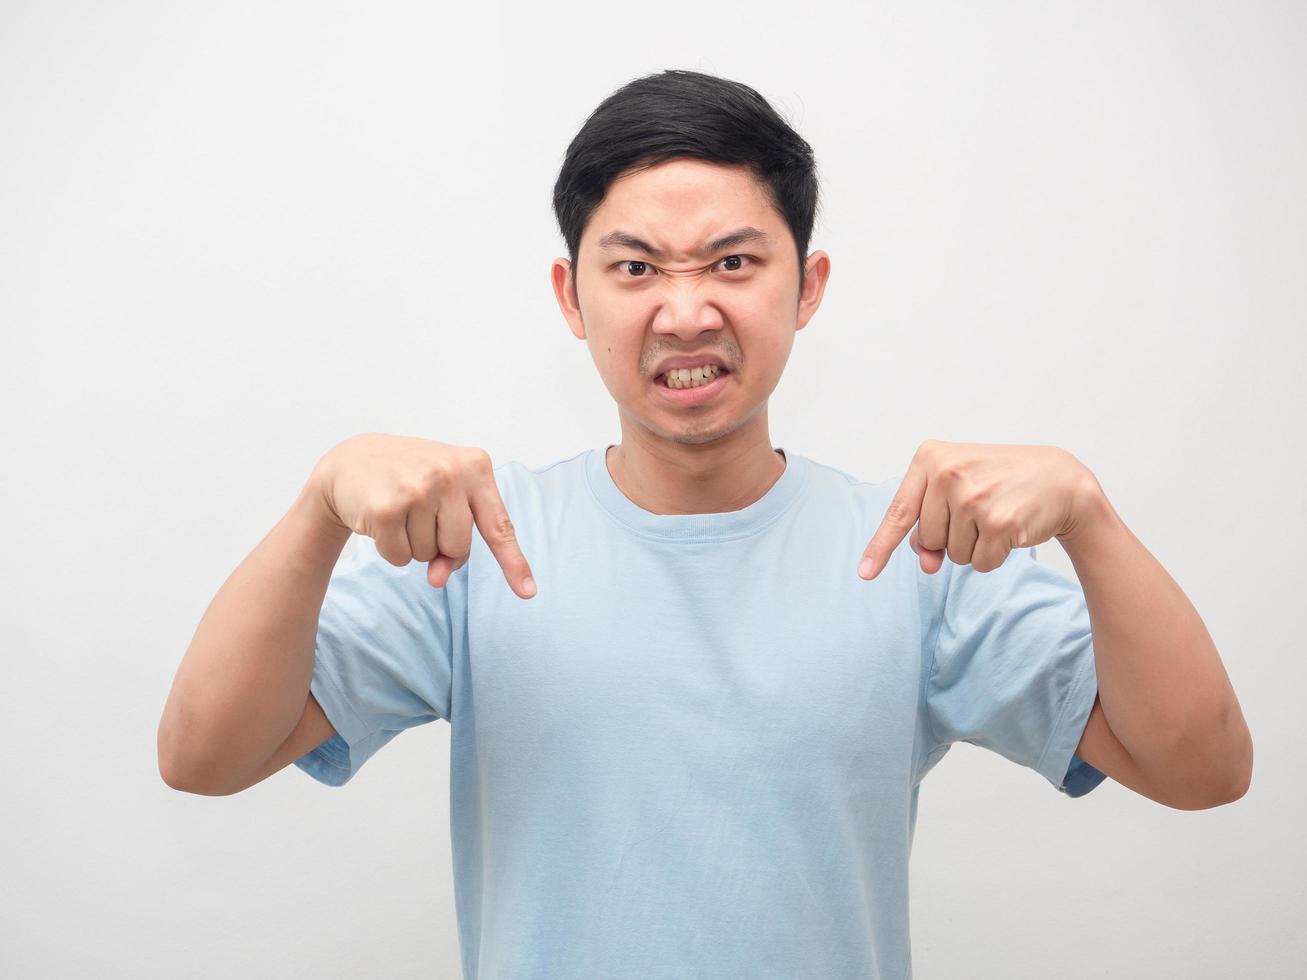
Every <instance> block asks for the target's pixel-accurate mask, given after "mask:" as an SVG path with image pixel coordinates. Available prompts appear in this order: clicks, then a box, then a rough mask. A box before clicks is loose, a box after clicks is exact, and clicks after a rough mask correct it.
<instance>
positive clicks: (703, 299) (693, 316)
mask: <svg viewBox="0 0 1307 980" xmlns="http://www.w3.org/2000/svg"><path fill="white" fill-rule="evenodd" d="M710 293H711V290H709V289H705V288H704V284H703V283H700V282H696V281H694V280H685V281H681V282H669V283H667V284H666V285H665V286H664V292H663V294H662V305H661V306H660V307H659V308H658V313H657V315H655V316H654V321H653V330H654V333H659V334H675V335H676V336H678V337H683V338H684V339H686V340H694V338H695V337H697V336H698V335H699V334H701V333H703V332H704V331H705V330H720V329H721V328H722V326H723V323H724V321H723V318H722V312H721V310H720V309H718V307H717V305H716V303H714V302H713V301H712V297H711V295H710Z"/></svg>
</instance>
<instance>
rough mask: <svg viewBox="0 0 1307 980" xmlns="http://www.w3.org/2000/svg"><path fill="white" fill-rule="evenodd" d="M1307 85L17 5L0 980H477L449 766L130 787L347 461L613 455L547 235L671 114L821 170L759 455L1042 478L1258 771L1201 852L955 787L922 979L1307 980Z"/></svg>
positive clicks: (1142, 827)
mask: <svg viewBox="0 0 1307 980" xmlns="http://www.w3.org/2000/svg"><path fill="white" fill-rule="evenodd" d="M1305 50H1307V8H1304V7H1303V6H1302V5H1301V4H1296V3H1287V2H1286V3H1280V4H1273V3H1239V4H1234V3H1228V4H1218V3H1149V4H1135V3H1126V2H1110V3H1097V4H1087V3H1061V4H1045V3H1035V2H1028V3H987V4H975V3H964V2H951V3H931V4H906V3H905V4H901V5H894V6H887V5H872V4H863V3H852V2H847V3H836V4H831V3H807V4H793V3H786V4H781V3H765V4H758V3H754V4H699V3H684V2H668V3H660V4H646V5H633V4H610V3H602V4H601V3H593V2H585V3H569V4H567V5H548V4H543V5H537V4H527V3H519V4H511V5H510V4H500V5H499V6H496V5H494V4H471V3H468V4H419V3H370V4H357V5H339V4H324V3H307V2H288V3H276V4H263V3H260V4H239V3H224V4H180V3H162V2H160V3H114V4H100V3H89V2H87V3H54V2H25V3H17V2H7V3H4V4H3V6H0V325H2V333H0V418H2V421H0V474H2V475H0V513H3V515H4V516H5V518H6V521H5V528H4V530H5V534H6V538H7V540H8V542H9V543H8V545H7V546H6V560H5V561H4V562H3V565H0V596H3V600H2V602H3V610H2V613H0V616H2V621H0V636H3V654H2V655H0V664H2V665H3V674H2V676H0V698H2V699H3V704H2V707H3V710H2V711H0V737H2V738H3V742H4V746H5V750H6V754H7V758H8V762H7V763H6V765H5V773H4V776H3V780H2V781H0V782H2V784H3V804H4V805H3V809H2V810H0V813H2V814H3V816H0V820H2V821H3V835H2V836H0V868H3V873H2V877H3V881H4V883H3V885H0V973H3V974H4V975H7V976H21V977H68V976H75V975H90V974H94V975H98V976H135V977H140V976H151V977H154V976H157V977H181V976H185V977H205V978H209V977H232V976H242V977H278V978H280V977H289V976H304V977H356V976H387V977H448V978H454V977H457V976H458V964H459V957H458V946H457V943H458V933H457V927H456V922H455V915H454V900H453V881H452V872H451V861H450V843H449V821H448V779H449V771H448V747H449V730H448V727H447V725H446V723H444V722H437V723H434V724H431V725H427V726H424V727H422V728H419V729H417V730H414V731H410V732H406V733H404V734H403V735H401V736H400V737H399V738H398V739H397V740H395V741H394V742H393V743H392V744H391V745H390V746H388V747H387V748H386V749H385V750H384V751H383V752H382V753H380V754H379V755H378V756H377V757H376V758H375V759H373V760H372V761H371V762H370V763H369V764H368V766H367V767H366V769H365V770H364V771H363V772H362V773H361V774H360V775H359V776H358V778H357V779H356V780H354V781H353V782H351V783H350V784H349V785H348V786H347V787H345V788H344V789H340V790H333V789H329V788H327V787H325V786H321V785H319V784H317V783H315V782H313V781H312V780H311V779H310V778H309V777H308V776H307V775H305V774H304V773H302V772H300V771H299V770H298V769H296V768H294V767H291V768H288V769H287V770H285V771H283V772H281V773H278V774H277V775H275V776H273V777H272V778H271V779H269V780H267V781H266V782H264V783H262V784H259V785H257V786H255V787H253V788H251V789H250V790H248V791H246V792H244V793H241V794H238V795H235V796H231V797H222V798H211V797H202V796H195V795H189V794H184V793H180V792H177V791H174V790H172V789H169V788H168V787H167V786H166V785H165V784H164V783H163V782H162V780H161V779H160V777H159V774H158V771H157V769H156V755H155V733H156V727H157V725H158V721H159V716H160V713H161V711H162V708H163V703H164V699H165V697H166V695H167V692H168V688H169V686H170V684H171V682H172V678H173V676H174V673H175V671H176V669H177V666H178V663H179V662H180V660H181V657H182V654H183V653H184V652H185V650H186V648H187V645H188V644H189V642H190V639H191V637H192V635H193V632H194V629H195V627H196V625H197V624H198V622H199V620H200V617H201V615H202V613H203V612H204V610H205V608H206V607H207V605H208V603H209V601H210V599H211V598H212V596H213V594H214V593H215V592H216V591H217V589H218V588H219V587H220V586H221V585H222V583H223V582H224V581H225V579H226V577H227V576H228V575H229V574H230V572H231V570H232V569H233V568H234V567H235V566H236V565H237V563H238V562H240V560H241V559H242V558H243V557H244V556H245V555H246V554H247V553H248V552H249V551H250V550H251V549H252V548H253V547H254V546H255V545H256V544H257V543H258V542H259V540H260V539H261V538H262V537H263V535H264V534H266V533H267V531H268V530H269V529H270V528H271V527H272V525H273V524H274V523H275V522H276V521H277V520H278V519H279V518H280V517H281V515H282V514H283V513H284V512H285V511H286V509H287V508H288V507H289V505H290V503H291V500H292V499H293V497H294V495H295V494H296V492H297V491H298V490H299V488H300V487H301V485H302V484H303V482H304V480H305V479H306V478H307V476H308V473H309V470H310V469H311V468H312V465H313V463H314V462H315V461H316V460H317V459H318V458H319V456H321V455H322V453H324V452H325V451H326V450H328V449H329V448H330V447H331V446H332V445H334V444H336V443H337V442H339V441H340V440H342V439H344V438H346V437H348V436H349V435H352V434H354V433H356V432H363V431H382V432H391V433H397V434H405V435H420V436H425V437H428V438H432V439H437V440H440V441H444V442H453V443H460V444H468V445H478V446H482V447H485V448H486V449H487V450H488V451H489V452H490V453H491V455H492V458H493V459H494V461H495V463H496V465H498V464H499V463H502V462H505V461H507V460H510V459H518V460H521V461H523V462H524V463H527V464H528V465H532V466H536V465H542V464H544V463H547V462H551V461H553V460H556V459H559V458H562V457H564V456H570V455H572V454H574V453H577V452H579V451H581V450H583V449H586V448H589V447H594V446H601V445H604V444H606V443H608V442H616V441H618V438H619V431H618V423H617V412H616V407H615V405H614V404H613V402H612V401H611V399H610V397H609V396H608V393H607V391H606V389H605V388H604V387H603V385H602V383H601V381H600V379H599V376H598V374H597V372H596V371H595V369H594V366H593V363H592V362H591V360H590V358H589V355H588V352H587V350H586V348H585V345H584V343H582V342H580V341H578V340H576V339H575V338H574V337H573V336H572V335H571V333H570V332H569V331H568V329H567V326H566V324H565V322H564V321H563V318H562V316H561V315H560V313H559V312H558V309H557V306H556V304H555V301H554V299H553V295H552V292H551V290H550V287H549V278H548V277H549V263H550V261H551V260H552V259H553V258H554V257H555V256H558V255H563V254H565V248H564V246H563V243H562V239H561V236H560V235H559V233H558V231H557V228H556V226H555V224H554V221H553V216H552V213H551V210H550V193H551V190H552V186H553V181H554V178H555V176H556V174H557V170H558V167H559V164H560V163H561V160H562V156H563V152H564V150H565V148H566V146H567V143H568V142H569V141H570V139H571V138H572V136H573V135H574V133H575V132H576V130H577V129H578V128H579V126H580V125H581V123H582V122H583V121H584V119H585V117H586V116H587V115H588V114H589V113H590V111H591V110H592V109H593V108H594V107H595V106H596V105H597V104H598V102H599V101H600V100H601V99H602V98H603V97H605V96H606V95H607V94H608V93H609V92H611V91H612V90H613V89H615V88H617V87H618V86H620V85H621V84H623V83H625V82H626V81H628V80H630V79H632V78H634V77H637V76H639V75H643V74H646V73H648V72H653V71H659V70H661V69H664V68H673V67H675V68H696V69H699V70H703V71H709V72H713V73H717V74H721V75H725V76H727V77H730V78H735V79H738V80H740V81H744V82H746V83H748V84H750V85H752V86H753V87H755V88H757V89H758V90H759V91H760V92H761V93H762V94H763V95H765V96H766V97H767V98H768V99H770V100H771V101H772V102H773V104H774V105H775V106H776V107H777V108H778V109H779V110H780V111H781V112H782V113H783V114H785V115H786V116H787V117H788V118H789V119H790V120H791V122H792V123H793V124H794V125H795V126H796V128H797V129H798V130H799V132H800V133H801V134H802V135H803V136H804V137H805V138H806V139H808V140H809V142H811V144H812V145H813V147H814V148H815V151H816V154H817V158H818V163H819V167H820V171H821V176H822V180H823V185H822V195H823V197H822V211H821V214H820V217H819V220H818V223H817V227H816V229H815V232H814V235H813V240H812V246H811V247H812V248H813V249H818V248H820V249H825V250H826V251H827V252H829V253H830V255H831V259H832V273H831V279H830V283H829V286H828V289H827V292H826V297H825V301H824V304H823V306H822V308H821V309H820V311H819V312H818V313H817V315H816V317H815V318H814V319H813V321H812V322H811V323H810V324H809V325H808V327H807V328H806V329H805V330H804V331H803V332H802V333H801V334H800V335H799V336H798V337H797V339H796V342H795V346H794V351H793V354H792V357H791V360H790V363H789V365H788V368H787V370H786V373H785V375H784V377H783V379H782V381H781V384H780V387H779V388H778V389H777V391H776V392H775V394H774V395H773V397H772V399H771V403H770V418H771V435H772V440H773V443H774V444H776V445H781V446H785V447H789V448H792V449H794V450H795V451H796V452H800V453H803V454H805V455H808V456H811V457H813V458H814V459H817V460H818V461H821V462H825V463H829V464H831V465H835V466H837V467H839V468H841V469H844V470H846V471H849V472H852V473H854V474H856V475H857V476H859V477H860V478H861V479H864V480H869V481H870V480H881V479H885V478H888V477H890V476H893V475H895V474H900V473H902V472H903V471H904V470H905V469H906V466H907V464H908V461H909V460H910V458H911V456H912V453H913V452H914V451H915V449H916V447H917V446H918V445H919V444H920V443H921V442H922V441H923V440H925V439H930V438H934V439H943V440H947V441H966V442H1021V443H1044V444H1055V445H1058V446H1062V447H1064V448H1066V449H1068V450H1070V451H1071V452H1073V453H1074V454H1076V455H1077V456H1078V457H1079V458H1080V459H1081V460H1082V461H1083V462H1085V463H1086V464H1087V465H1088V466H1089V467H1090V468H1091V469H1092V470H1093V471H1094V473H1095V474H1096V475H1097V476H1098V478H1099V480H1100V481H1101V483H1102V485H1103V487H1104V489H1105V490H1106V492H1107V494H1108V496H1109V498H1110V499H1111V500H1112V502H1113V503H1114V505H1115V506H1116V508H1117V510H1118V511H1119V512H1120V514H1121V515H1122V517H1123V518H1124V519H1125V520H1126V522H1127V524H1128V525H1129V526H1130V528H1131V529H1132V530H1133V531H1134V532H1135V534H1136V535H1138V536H1139V538H1140V539H1141V540H1142V541H1143V542H1144V543H1145V544H1146V545H1147V547H1148V548H1149V549H1150V551H1151V552H1152V553H1153V554H1154V555H1156V556H1157V557H1158V559H1159V560H1160V561H1161V562H1162V564H1163V565H1165V567H1166V568H1167V569H1168V571H1169V572H1170V573H1171V575H1172V576H1173V577H1174V578H1175V579H1176V581H1177V582H1178V583H1179V584H1180V585H1181V587H1182V588H1183V589H1184V590H1185V592H1186V594H1187V595H1188V596H1189V597H1190V598H1191V599H1192V600H1193V602H1194V604H1195V606H1196V607H1197V608H1198V610H1199V611H1200V613H1201V614H1202V616H1203V619H1204V621H1205V622H1206V624H1207V627H1208V629H1209V630H1210V632H1211V634H1212V636H1213V638H1214V640H1215V641H1216V644H1217V646H1218V648H1219V649H1220V651H1221V654H1222V657H1223V659H1224V662H1225V664H1226V667H1227V670H1228V671H1229V674H1230V677H1231V679H1232V682H1233V683H1234V686H1235V689H1236V691H1237V693H1238V695H1239V698H1240V701H1241V704H1242V706H1243V710H1244V713H1245V716H1246V718H1247V720H1248V723H1249V726H1250V728H1251V730H1252V733H1253V738H1254V741H1255V745H1256V766H1255V773H1254V777H1253V782H1252V787H1251V790H1250V791H1249V793H1248V795H1247V796H1246V797H1244V798H1243V799H1242V800H1240V801H1238V802H1237V803H1234V804H1231V805H1228V806H1224V807H1219V808H1216V809H1211V810H1205V811H1194V812H1186V811H1180V810H1174V809H1169V808H1167V807H1164V806H1161V805H1159V804H1157V803H1154V802H1152V801H1150V800H1148V799H1147V798H1145V797H1142V796H1139V795H1137V794H1135V793H1133V792H1132V791H1130V790H1128V789H1126V788H1125V787H1123V786H1121V785H1119V784H1117V783H1114V782H1112V781H1110V780H1109V781H1108V782H1106V783H1104V784H1103V785H1102V786H1100V787H1099V788H1098V789H1096V790H1095V791H1094V792H1093V793H1092V794H1091V795H1089V796H1087V797H1085V798H1083V799H1076V800H1072V799H1070V798H1068V797H1065V796H1063V795H1061V794H1059V793H1057V792H1056V791H1055V790H1053V789H1052V787H1050V786H1049V785H1048V783H1047V782H1046V781H1045V780H1044V779H1043V778H1042V777H1040V776H1039V775H1038V774H1036V773H1034V772H1033V771H1031V770H1028V769H1024V768H1021V767H1019V766H1016V765H1014V764H1013V763H1010V762H1008V761H1007V760H1006V759H1004V758H1002V757H1000V756H997V755H995V754H993V753H990V752H988V751H986V750H984V749H980V748H977V747H974V746H971V745H967V744H958V745H956V746H955V747H954V748H953V750H952V751H951V752H950V753H949V756H948V757H947V758H946V759H945V760H944V761H943V762H942V763H941V764H940V765H939V766H938V767H937V768H936V769H935V770H934V771H933V772H932V773H931V774H930V775H929V776H928V778H927V779H926V781H925V783H924V784H923V787H922V793H921V812H920V818H919V822H918V827H917V834H916V843H915V848H914V852H913V859H912V900H911V901H912V908H911V912H912V936H913V950H914V953H913V957H914V964H915V969H916V975H917V976H918V977H919V978H921V980H929V978H945V977H960V976H970V977H999V976H1002V977H1005V978H1043V977H1048V976H1058V977H1062V978H1066V980H1073V978H1090V977H1101V976H1130V977H1182V976H1183V977H1186V978H1228V977H1233V976H1248V977H1251V976H1256V977H1291V976H1301V975H1303V972H1304V970H1307V967H1305V966H1304V963H1307V944H1305V942H1304V939H1303V936H1304V933H1303V932H1302V931H1301V928H1300V927H1301V926H1302V923H1303V921H1304V919H1305V918H1307V895H1305V892H1304V884H1303V883H1304V878H1305V875H1304V872H1307V866H1305V865H1307V860H1305V859H1304V853H1305V852H1304V849H1303V846H1302V828H1303V826H1304V818H1305V817H1307V788H1305V786H1304V780H1303V778H1302V772H1303V767H1302V762H1301V756H1300V751H1301V745H1302V741H1303V736H1304V732H1305V727H1307V726H1304V723H1303V715H1302V711H1301V709H1300V707H1299V705H1298V695H1299V694H1300V693H1301V691H1302V689H1303V685H1304V681H1307V667H1305V666H1304V656H1303V652H1302V639H1301V637H1302V634H1301V631H1300V625H1299V619H1298V612H1297V611H1296V610H1300V608H1301V607H1300V606H1299V603H1300V602H1301V597H1300V594H1301V587H1302V584H1303V582H1302V573H1301V571H1300V569H1301V567H1302V558H1303V555H1304V553H1305V548H1307V536H1305V535H1304V529H1303V514H1304V491H1303V488H1304V479H1305V477H1307V473H1305V472H1304V460H1303V449H1304V446H1305V445H1307V441H1305V440H1304V422H1305V421H1307V411H1305V409H1307V404H1305V401H1307V399H1305V398H1304V390H1305V389H1307V385H1305V384H1304V364H1305V363H1307V357H1305V356H1304V355H1307V349H1305V346H1307V345H1305V344H1304V330H1307V290H1305V287H1304V272H1307V235H1305V234H1304V228H1307V193H1305V192H1304V179H1303V175H1304V174H1307V98H1305V96H1307V59H1305V58H1304V56H1303V54H1304V51H1305ZM866 530H867V538H868V540H869V539H870V536H871V534H872V532H873V531H874V530H875V529H874V528H873V527H868V528H867V529H866ZM1039 556H1040V560H1041V561H1044V562H1048V563H1051V564H1054V565H1056V566H1057V567H1059V568H1061V569H1062V570H1063V571H1066V572H1067V573H1068V574H1072V571H1071V566H1070V563H1069V561H1067V560H1066V556H1065V553H1064V552H1062V551H1061V550H1060V549H1059V548H1058V547H1057V545H1056V544H1055V543H1053V542H1050V543H1049V544H1048V545H1046V546H1041V547H1040V549H1039ZM528 557H529V556H528ZM850 574H852V572H850ZM651 734H652V733H651Z"/></svg>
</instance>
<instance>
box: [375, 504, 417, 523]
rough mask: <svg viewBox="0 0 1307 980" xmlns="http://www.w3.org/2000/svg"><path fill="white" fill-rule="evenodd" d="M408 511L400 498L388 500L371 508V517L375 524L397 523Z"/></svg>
mask: <svg viewBox="0 0 1307 980" xmlns="http://www.w3.org/2000/svg"><path fill="white" fill-rule="evenodd" d="M407 513H408V509H407V508H406V507H405V505H404V502H403V501H401V500H388V501H385V502H384V503H380V504H377V505H375V506H374V507H372V508H371V515H370V516H371V518H372V521H373V523H376V524H397V523H399V522H400V521H402V520H403V519H404V515H405V514H407Z"/></svg>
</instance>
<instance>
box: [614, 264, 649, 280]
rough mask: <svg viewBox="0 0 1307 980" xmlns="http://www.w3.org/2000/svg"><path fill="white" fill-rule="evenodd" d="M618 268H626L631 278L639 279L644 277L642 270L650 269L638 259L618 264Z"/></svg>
mask: <svg viewBox="0 0 1307 980" xmlns="http://www.w3.org/2000/svg"><path fill="white" fill-rule="evenodd" d="M617 265H618V268H626V270H627V271H628V272H629V273H630V274H631V278H633V279H639V278H641V277H643V276H644V270H645V269H648V268H650V265H649V263H648V262H641V261H639V260H638V259H628V260H627V261H625V262H618V263H617Z"/></svg>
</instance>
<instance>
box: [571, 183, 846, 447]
mask: <svg viewBox="0 0 1307 980" xmlns="http://www.w3.org/2000/svg"><path fill="white" fill-rule="evenodd" d="M742 230H748V231H746V234H744V235H742V236H740V235H735V234H734V233H736V232H740V231H742ZM805 268H806V278H805V282H804V288H803V290H802V293H800V290H799V269H798V251H797V247H796V245H795V242H794V237H793V236H792V235H791V234H790V231H789V227H788V226H787V225H786V223H785V220H784V219H783V218H782V217H781V216H780V214H779V213H778V212H777V211H776V210H775V209H774V208H773V207H772V205H771V203H770V202H769V200H768V198H767V194H766V190H765V187H764V185H762V184H760V183H759V182H758V180H757V179H756V178H754V177H753V176H752V175H751V174H750V173H749V172H748V171H747V170H746V169H744V168H742V167H734V166H723V165H719V164H712V163H706V162H704V161H701V160H693V159H677V160H671V161H668V162H666V163H663V164H660V165H658V166H656V167H651V168H649V169H647V170H643V171H640V172H638V173H632V174H629V175H627V176H624V177H621V178H619V179H618V180H616V181H614V182H613V184H612V185H610V187H609V189H608V194H607V196H606V197H605V198H604V200H603V203H602V204H600V206H599V207H598V208H597V209H595V211H594V213H593V214H592V215H591V218H590V221H589V224H588V225H587V226H586V228H585V231H584V232H583V233H582V235H581V243H580V248H579V250H578V255H577V270H576V285H575V288H573V284H572V281H571V277H570V275H569V273H570V271H571V265H570V263H569V262H568V260H567V259H562V258H560V259H557V260H555V262H554V264H553V267H552V269H551V270H550V272H551V276H552V281H553V286H554V294H555V296H556V297H557V299H558V303H559V307H560V308H561V309H562V311H563V315H564V317H566V319H567V322H568V325H569V326H570V327H571V330H572V333H573V334H574V335H575V336H576V337H577V338H579V339H582V340H584V341H585V342H586V344H587V345H588V346H589V349H590V356H591V357H592V359H593V360H594V363H595V366H596V367H597V368H598V369H599V374H600V377H601V378H602V379H603V382H604V386H605V387H607V389H608V391H609V394H611V395H612V397H613V399H614V400H615V401H616V402H617V404H618V408H619V411H620V413H621V415H622V430H623V435H624V436H625V435H626V434H627V433H628V427H629V426H631V425H635V426H638V427H639V428H640V429H641V430H642V433H641V435H648V436H651V437H653V438H655V439H661V440H667V441H670V442H677V443H685V444H702V443H708V442H712V441H714V440H718V439H724V438H725V437H727V436H730V435H732V434H735V435H736V436H737V437H738V436H740V435H741V434H742V433H746V432H747V431H748V430H749V429H750V428H751V427H752V428H756V429H757V430H758V431H759V432H761V437H762V438H764V439H765V438H767V437H766V411H765V409H766V405H767V399H768V397H769V396H770V395H771V393H772V391H773V390H774V389H775V388H776V385H777V383H778V382H779V381H780V377H781V372H782V371H783V370H784V368H785V363H786V361H787V360H788V359H789V355H790V349H791V347H792V345H793V343H794V335H795V333H796V332H797V331H799V330H802V329H803V327H804V326H805V325H806V324H807V322H808V320H809V319H810V318H811V317H812V315H813V313H815V312H816V310H817V307H818V305H820V303H821V296H822V293H823V291H824V289H825V285H826V279H827V277H828V275H829V272H830V259H829V257H828V256H827V255H826V253H825V252H814V253H813V254H812V255H810V256H809V257H808V259H807V262H806V264H805ZM705 352H706V353H711V354H715V355H717V357H718V358H720V361H721V363H722V364H724V365H725V367H726V368H727V371H726V372H725V373H724V374H723V375H722V376H721V378H720V380H718V381H716V382H714V383H713V385H712V387H711V388H706V389H705V390H704V391H702V392H692V391H671V390H668V389H667V388H666V387H665V386H664V385H663V382H662V381H661V380H660V379H659V378H658V377H657V376H658V375H659V373H660V372H659V367H660V366H661V364H662V362H663V361H664V360H666V359H667V358H669V357H675V356H681V355H698V354H702V353H705ZM754 434H757V433H754Z"/></svg>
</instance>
